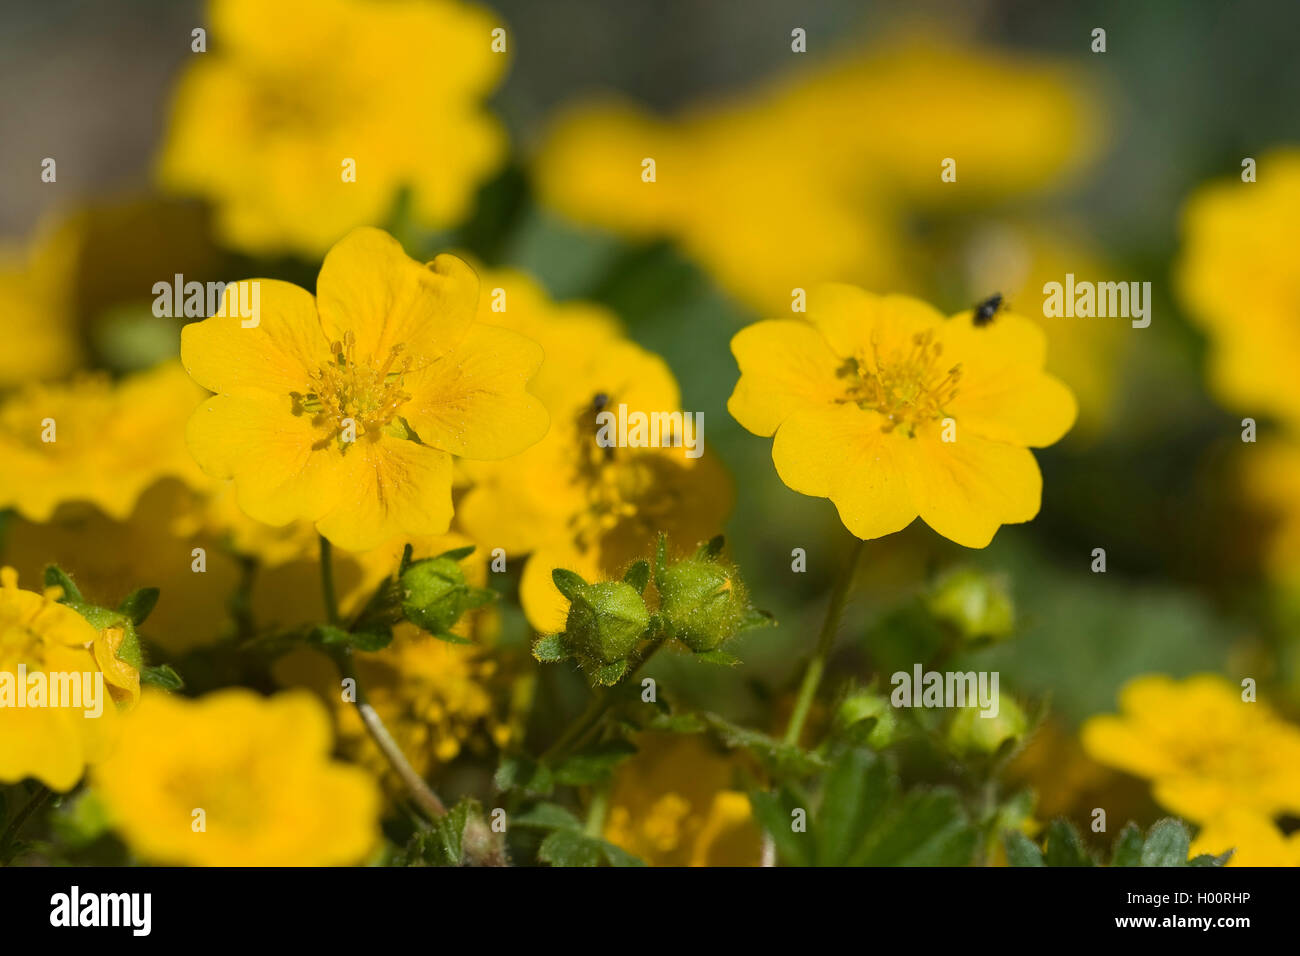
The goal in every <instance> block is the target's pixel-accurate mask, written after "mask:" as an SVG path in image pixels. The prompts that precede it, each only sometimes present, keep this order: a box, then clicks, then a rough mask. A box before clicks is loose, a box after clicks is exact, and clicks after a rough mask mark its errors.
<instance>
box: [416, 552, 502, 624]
mask: <svg viewBox="0 0 1300 956" xmlns="http://www.w3.org/2000/svg"><path fill="white" fill-rule="evenodd" d="M473 550H474V549H473V548H461V549H458V550H456V551H448V552H447V553H446V554H440V555H438V556H437V557H436V558H425V559H423V560H421V561H414V562H410V563H407V562H406V561H404V562H403V563H404V565H405V566H404V567H403V569H402V571H401V576H400V578H399V581H400V592H401V606H402V615H403V616H404V617H405V618H406V619H407V620H408V621H410V622H411V623H412V624H415V625H416V626H418V627H420V628H422V629H423V630H426V631H428V632H429V633H430V634H433V635H434V636H435V637H442V638H444V639H452V638H454V635H452V634H451V628H452V627H453V626H454V625H455V624H456V622H457V621H459V620H460V618H461V615H463V614H464V613H465V612H466V611H469V610H472V609H474V608H476V607H480V606H481V605H483V604H486V603H487V602H488V601H490V600H492V599H493V598H494V597H495V596H496V595H495V593H494V592H492V591H488V590H485V589H482V588H474V587H470V585H469V584H468V583H466V581H465V572H464V571H463V570H462V569H461V566H460V559H461V558H464V557H465V556H466V555H468V554H469V553H470V552H471V551H473Z"/></svg>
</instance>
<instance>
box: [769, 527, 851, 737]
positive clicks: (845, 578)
mask: <svg viewBox="0 0 1300 956" xmlns="http://www.w3.org/2000/svg"><path fill="white" fill-rule="evenodd" d="M865 544H866V542H865V541H863V540H862V539H860V538H856V537H855V538H854V539H853V549H852V550H851V551H850V552H849V558H848V560H847V561H846V562H845V563H844V566H843V567H842V568H840V576H839V577H838V578H837V579H836V581H835V587H834V589H833V590H832V591H831V602H830V604H829V606H827V608H826V617H825V619H823V621H822V630H821V634H819V635H818V637H817V649H816V650H815V651H814V652H813V656H812V657H811V658H810V659H809V661H808V667H807V669H806V670H805V671H804V673H803V682H802V683H800V685H799V696H798V698H796V700H795V704H794V712H793V713H791V714H790V723H789V725H788V726H787V727H786V728H785V742H786V743H787V744H790V745H791V746H795V745H797V744H798V743H799V737H800V735H801V734H802V733H803V725H804V721H806V720H807V719H808V710H809V709H810V708H811V707H812V702H813V698H814V697H816V696H817V687H818V686H819V685H820V684H821V680H822V673H823V672H824V671H825V670H826V658H827V657H828V656H829V655H830V652H831V645H833V644H834V643H835V632H836V631H837V630H839V626H840V618H841V617H842V616H843V615H844V602H845V599H846V598H848V596H849V587H850V585H852V583H853V573H854V571H856V570H857V567H858V560H859V559H860V558H861V556H862V549H863V546H864V545H865Z"/></svg>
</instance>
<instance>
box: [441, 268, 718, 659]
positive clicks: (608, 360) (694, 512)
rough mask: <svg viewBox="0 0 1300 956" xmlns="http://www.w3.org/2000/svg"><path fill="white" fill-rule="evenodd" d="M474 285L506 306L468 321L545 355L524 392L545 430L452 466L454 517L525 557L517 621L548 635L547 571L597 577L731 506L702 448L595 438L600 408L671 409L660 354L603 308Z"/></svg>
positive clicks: (711, 523) (685, 536) (484, 309)
mask: <svg viewBox="0 0 1300 956" xmlns="http://www.w3.org/2000/svg"><path fill="white" fill-rule="evenodd" d="M484 288H485V289H487V288H494V289H501V290H504V291H505V305H506V308H505V310H504V311H501V312H492V311H490V304H489V303H490V301H491V299H492V297H489V296H486V295H485V296H484V297H483V302H482V303H481V304H480V310H479V318H480V319H481V320H482V321H483V322H494V323H497V324H500V325H503V326H505V327H506V328H510V329H514V330H516V331H518V332H522V333H523V334H524V335H527V336H528V337H530V338H533V339H536V340H537V341H538V342H540V343H541V344H542V347H543V348H544V349H545V351H546V360H545V361H544V362H543V363H542V368H541V370H540V371H539V372H538V374H537V377H536V379H535V380H534V385H533V390H534V391H535V393H536V394H537V395H538V396H539V397H540V398H541V399H542V401H543V402H544V403H545V404H546V408H547V409H548V410H549V412H550V415H551V430H550V432H549V433H548V434H547V436H546V438H545V439H543V440H542V441H541V442H539V443H538V444H536V445H534V446H533V447H532V448H529V449H528V450H527V451H525V452H524V453H523V454H521V455H519V456H517V457H515V458H512V459H510V460H508V461H501V462H468V461H467V462H463V465H464V471H465V474H466V476H467V478H468V479H469V481H471V482H472V487H471V488H470V490H469V492H468V493H467V494H466V495H465V497H464V498H463V499H462V500H461V501H460V503H459V505H458V508H457V520H458V522H459V524H460V526H461V527H462V528H463V529H464V530H465V531H466V533H467V534H469V536H470V537H471V538H473V539H474V540H475V541H479V542H482V544H483V546H484V547H486V548H488V549H491V548H497V547H499V548H504V549H505V551H506V552H507V553H508V554H517V555H522V554H529V553H531V557H530V558H529V560H528V564H527V565H526V566H525V568H524V572H523V577H522V579H521V581H520V600H521V602H522V603H523V607H524V611H525V612H526V614H527V616H528V621H529V623H530V624H531V625H532V626H533V627H534V628H535V629H536V630H538V631H539V632H541V633H550V632H554V631H558V630H562V629H563V626H564V620H565V614H566V612H567V610H568V601H567V600H565V598H564V596H563V595H561V594H560V592H559V591H557V590H556V588H555V586H554V584H552V582H551V571H552V570H553V569H554V568H568V569H569V570H571V571H576V572H577V573H579V574H581V575H582V576H583V577H584V578H587V579H588V580H597V579H599V578H602V577H609V576H611V575H615V574H617V573H621V572H622V570H623V568H624V567H625V566H626V565H627V564H628V563H629V562H630V561H632V560H634V559H635V558H637V557H645V556H647V555H649V554H650V553H651V550H652V547H653V543H654V539H655V535H656V534H657V533H658V532H660V531H663V532H665V533H666V534H668V535H669V536H670V537H671V538H673V539H675V540H679V541H682V542H695V541H698V540H701V539H704V538H709V537H712V536H713V535H715V534H717V533H718V531H719V530H720V528H721V524H722V521H723V519H724V518H725V517H726V515H727V512H728V511H729V510H730V507H731V487H730V481H729V479H728V478H727V476H726V474H725V472H724V471H723V469H722V466H721V464H719V463H718V461H717V460H716V459H715V458H714V457H713V456H712V455H710V454H707V453H706V454H704V455H703V456H702V457H699V458H690V457H687V455H686V449H685V448H663V447H649V448H616V447H602V446H600V445H598V444H597V442H596V435H597V431H598V428H597V424H596V414H597V412H598V411H599V410H600V408H604V409H608V410H611V411H612V410H615V409H617V408H618V407H619V406H620V405H626V406H627V407H628V409H629V414H630V413H631V412H632V411H643V412H645V413H647V414H650V413H654V412H673V411H676V410H678V409H679V408H680V401H681V399H680V396H679V393H678V390H677V382H676V380H675V379H674V378H673V375H672V372H671V371H670V370H669V368H668V366H667V365H666V364H665V363H664V361H663V360H662V359H661V358H659V356H657V355H654V354H652V353H650V352H647V351H646V350H644V349H642V348H640V347H639V346H637V345H635V344H633V343H632V342H629V341H627V340H626V339H625V338H623V337H622V336H621V335H620V333H619V325H618V322H617V320H616V319H615V318H614V317H613V316H612V315H610V314H609V313H608V312H606V311H604V310H603V309H600V308H598V307H596V306H593V305H590V304H589V303H582V302H570V303H562V304H556V303H553V302H551V301H550V300H549V298H548V297H547V296H546V294H545V293H544V292H543V291H542V290H541V289H540V288H539V287H538V286H537V285H536V284H535V283H534V282H533V281H532V280H531V279H529V278H527V277H526V276H522V275H519V274H517V273H495V274H488V275H486V276H485V277H484ZM597 405H599V406H600V408H598V407H597ZM521 476H527V478H526V479H524V478H521Z"/></svg>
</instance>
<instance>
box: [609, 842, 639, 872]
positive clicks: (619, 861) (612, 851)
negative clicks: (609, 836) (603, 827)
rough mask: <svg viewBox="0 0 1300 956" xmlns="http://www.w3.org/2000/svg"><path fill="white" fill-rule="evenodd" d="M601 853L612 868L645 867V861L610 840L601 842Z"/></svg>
mask: <svg viewBox="0 0 1300 956" xmlns="http://www.w3.org/2000/svg"><path fill="white" fill-rule="evenodd" d="M600 849H601V852H602V853H604V854H605V860H606V861H607V862H608V863H609V865H610V866H645V861H644V860H642V859H640V858H639V857H635V856H633V855H632V854H631V853H628V852H627V850H625V849H623V848H622V847H621V846H615V845H614V844H612V843H610V842H609V841H608V840H601V841H600Z"/></svg>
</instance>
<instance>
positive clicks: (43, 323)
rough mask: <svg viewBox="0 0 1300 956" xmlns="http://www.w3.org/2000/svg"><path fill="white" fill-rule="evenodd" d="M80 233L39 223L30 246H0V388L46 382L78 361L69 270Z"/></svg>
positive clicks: (65, 226)
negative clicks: (0, 344) (0, 345)
mask: <svg viewBox="0 0 1300 956" xmlns="http://www.w3.org/2000/svg"><path fill="white" fill-rule="evenodd" d="M82 241H83V236H82V231H81V229H79V228H77V227H76V226H75V225H74V224H71V223H62V222H61V223H59V224H55V223H52V222H46V223H43V224H42V225H41V226H40V227H39V228H38V230H37V233H36V235H35V236H34V237H33V239H32V241H31V242H30V244H28V245H26V246H16V245H14V244H12V243H5V244H2V245H0V341H3V342H4V343H5V347H4V348H3V349H0V388H9V387H10V386H13V385H20V384H23V383H25V382H37V381H46V380H49V379H53V378H58V377H59V376H61V375H63V374H65V373H66V372H69V371H71V370H72V369H73V368H75V367H76V365H77V364H78V363H79V362H80V360H81V346H80V344H79V341H78V337H77V330H76V326H75V323H74V321H73V300H74V298H75V297H74V294H73V293H74V288H73V272H74V269H75V263H76V257H77V251H78V249H79V248H80V246H81V243H82Z"/></svg>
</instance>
